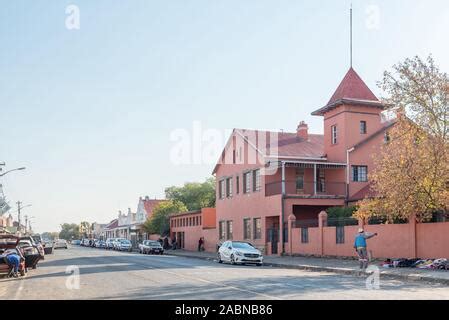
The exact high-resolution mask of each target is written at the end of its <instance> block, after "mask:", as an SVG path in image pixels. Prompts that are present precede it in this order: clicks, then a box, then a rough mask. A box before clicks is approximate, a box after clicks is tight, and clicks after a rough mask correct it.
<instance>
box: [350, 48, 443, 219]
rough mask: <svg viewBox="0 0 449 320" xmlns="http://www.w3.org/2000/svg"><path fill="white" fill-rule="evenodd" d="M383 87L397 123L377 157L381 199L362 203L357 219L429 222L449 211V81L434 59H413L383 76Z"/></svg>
mask: <svg viewBox="0 0 449 320" xmlns="http://www.w3.org/2000/svg"><path fill="white" fill-rule="evenodd" d="M380 86H381V88H382V89H383V90H384V91H385V92H386V93H387V95H388V97H387V98H386V102H387V103H390V104H392V105H394V107H395V108H398V109H399V113H398V114H399V117H398V119H397V122H396V124H395V126H394V127H393V128H392V129H391V130H389V137H390V139H389V142H388V143H386V144H384V145H383V146H381V148H380V151H379V152H377V153H376V154H375V155H374V163H375V168H374V170H372V171H371V173H370V175H369V179H370V181H371V183H372V189H373V191H375V193H376V194H378V195H379V197H378V198H376V199H365V200H363V201H361V202H359V204H358V206H359V208H358V210H357V212H356V213H355V215H356V216H357V217H359V218H370V217H373V216H377V217H385V218H387V220H388V221H392V222H394V221H397V220H406V219H409V218H410V217H412V216H413V215H416V218H417V219H418V221H426V220H429V219H431V218H432V215H433V213H435V212H436V211H445V210H449V190H448V187H447V186H448V181H449V76H448V75H447V74H446V73H443V72H441V71H440V70H439V68H438V67H437V66H436V65H435V63H434V61H433V59H432V57H428V58H427V60H426V61H424V60H422V59H420V58H419V57H414V58H413V59H406V60H405V61H404V62H402V63H399V64H397V65H395V66H394V67H393V72H388V71H387V72H385V73H384V78H383V80H382V81H381V82H380Z"/></svg>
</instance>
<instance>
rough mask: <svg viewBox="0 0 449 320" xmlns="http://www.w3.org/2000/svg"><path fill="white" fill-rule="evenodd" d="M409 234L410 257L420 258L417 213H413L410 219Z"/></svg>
mask: <svg viewBox="0 0 449 320" xmlns="http://www.w3.org/2000/svg"><path fill="white" fill-rule="evenodd" d="M408 224H409V234H410V251H411V252H410V255H411V256H410V258H412V259H414V258H415V259H416V258H418V248H417V239H416V215H415V214H414V215H412V216H411V217H410V218H409V220H408Z"/></svg>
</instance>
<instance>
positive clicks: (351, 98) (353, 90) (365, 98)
mask: <svg viewBox="0 0 449 320" xmlns="http://www.w3.org/2000/svg"><path fill="white" fill-rule="evenodd" d="M341 104H355V105H367V106H372V107H376V108H381V109H384V105H383V104H382V103H381V102H380V101H379V99H377V97H376V96H375V95H374V93H373V92H372V91H371V90H370V88H368V86H367V85H366V83H365V82H364V81H363V80H362V78H360V76H359V75H358V74H357V72H355V70H354V69H353V68H350V69H349V70H348V72H347V73H346V75H345V77H344V78H343V80H342V81H341V82H340V85H339V86H338V88H337V90H335V92H334V94H333V95H332V97H331V98H330V100H329V102H328V103H327V104H326V106H324V107H322V108H320V109H318V110H316V111H314V112H312V115H323V114H324V113H326V112H328V111H329V110H331V109H333V108H335V107H336V106H338V105H341Z"/></svg>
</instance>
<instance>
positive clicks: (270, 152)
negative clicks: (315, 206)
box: [212, 129, 326, 174]
mask: <svg viewBox="0 0 449 320" xmlns="http://www.w3.org/2000/svg"><path fill="white" fill-rule="evenodd" d="M233 135H237V136H239V137H240V138H243V139H245V141H246V142H247V143H248V144H249V145H250V146H251V147H252V148H253V149H255V150H256V151H257V152H258V153H259V154H260V155H261V156H263V157H277V158H289V159H291V158H297V159H298V160H300V159H302V160H303V159H310V160H317V159H322V160H323V161H324V160H326V159H325V154H324V135H322V134H310V133H309V134H308V139H307V140H306V139H303V138H300V137H298V136H297V134H296V132H295V133H292V132H276V131H260V130H251V129H234V131H233V133H232V135H231V137H232V136H233ZM254 137H265V141H266V143H265V145H258V141H259V138H256V140H257V141H253V140H254ZM273 137H277V143H276V142H274V141H272V138H273ZM230 141H232V139H229V141H228V143H227V144H226V147H227V146H228V144H229V143H230ZM226 147H225V149H226ZM220 164H222V163H221V159H220V160H219V161H218V163H217V164H216V166H215V168H214V171H213V172H212V173H213V174H214V173H215V172H216V171H217V169H218V166H219V165H220Z"/></svg>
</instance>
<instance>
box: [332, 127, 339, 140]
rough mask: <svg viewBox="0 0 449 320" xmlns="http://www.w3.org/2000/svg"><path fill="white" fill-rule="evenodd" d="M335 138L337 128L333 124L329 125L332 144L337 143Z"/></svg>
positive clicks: (336, 136)
mask: <svg viewBox="0 0 449 320" xmlns="http://www.w3.org/2000/svg"><path fill="white" fill-rule="evenodd" d="M337 138H338V130H337V126H336V125H334V126H332V127H331V141H332V144H337V141H338V140H337Z"/></svg>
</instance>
